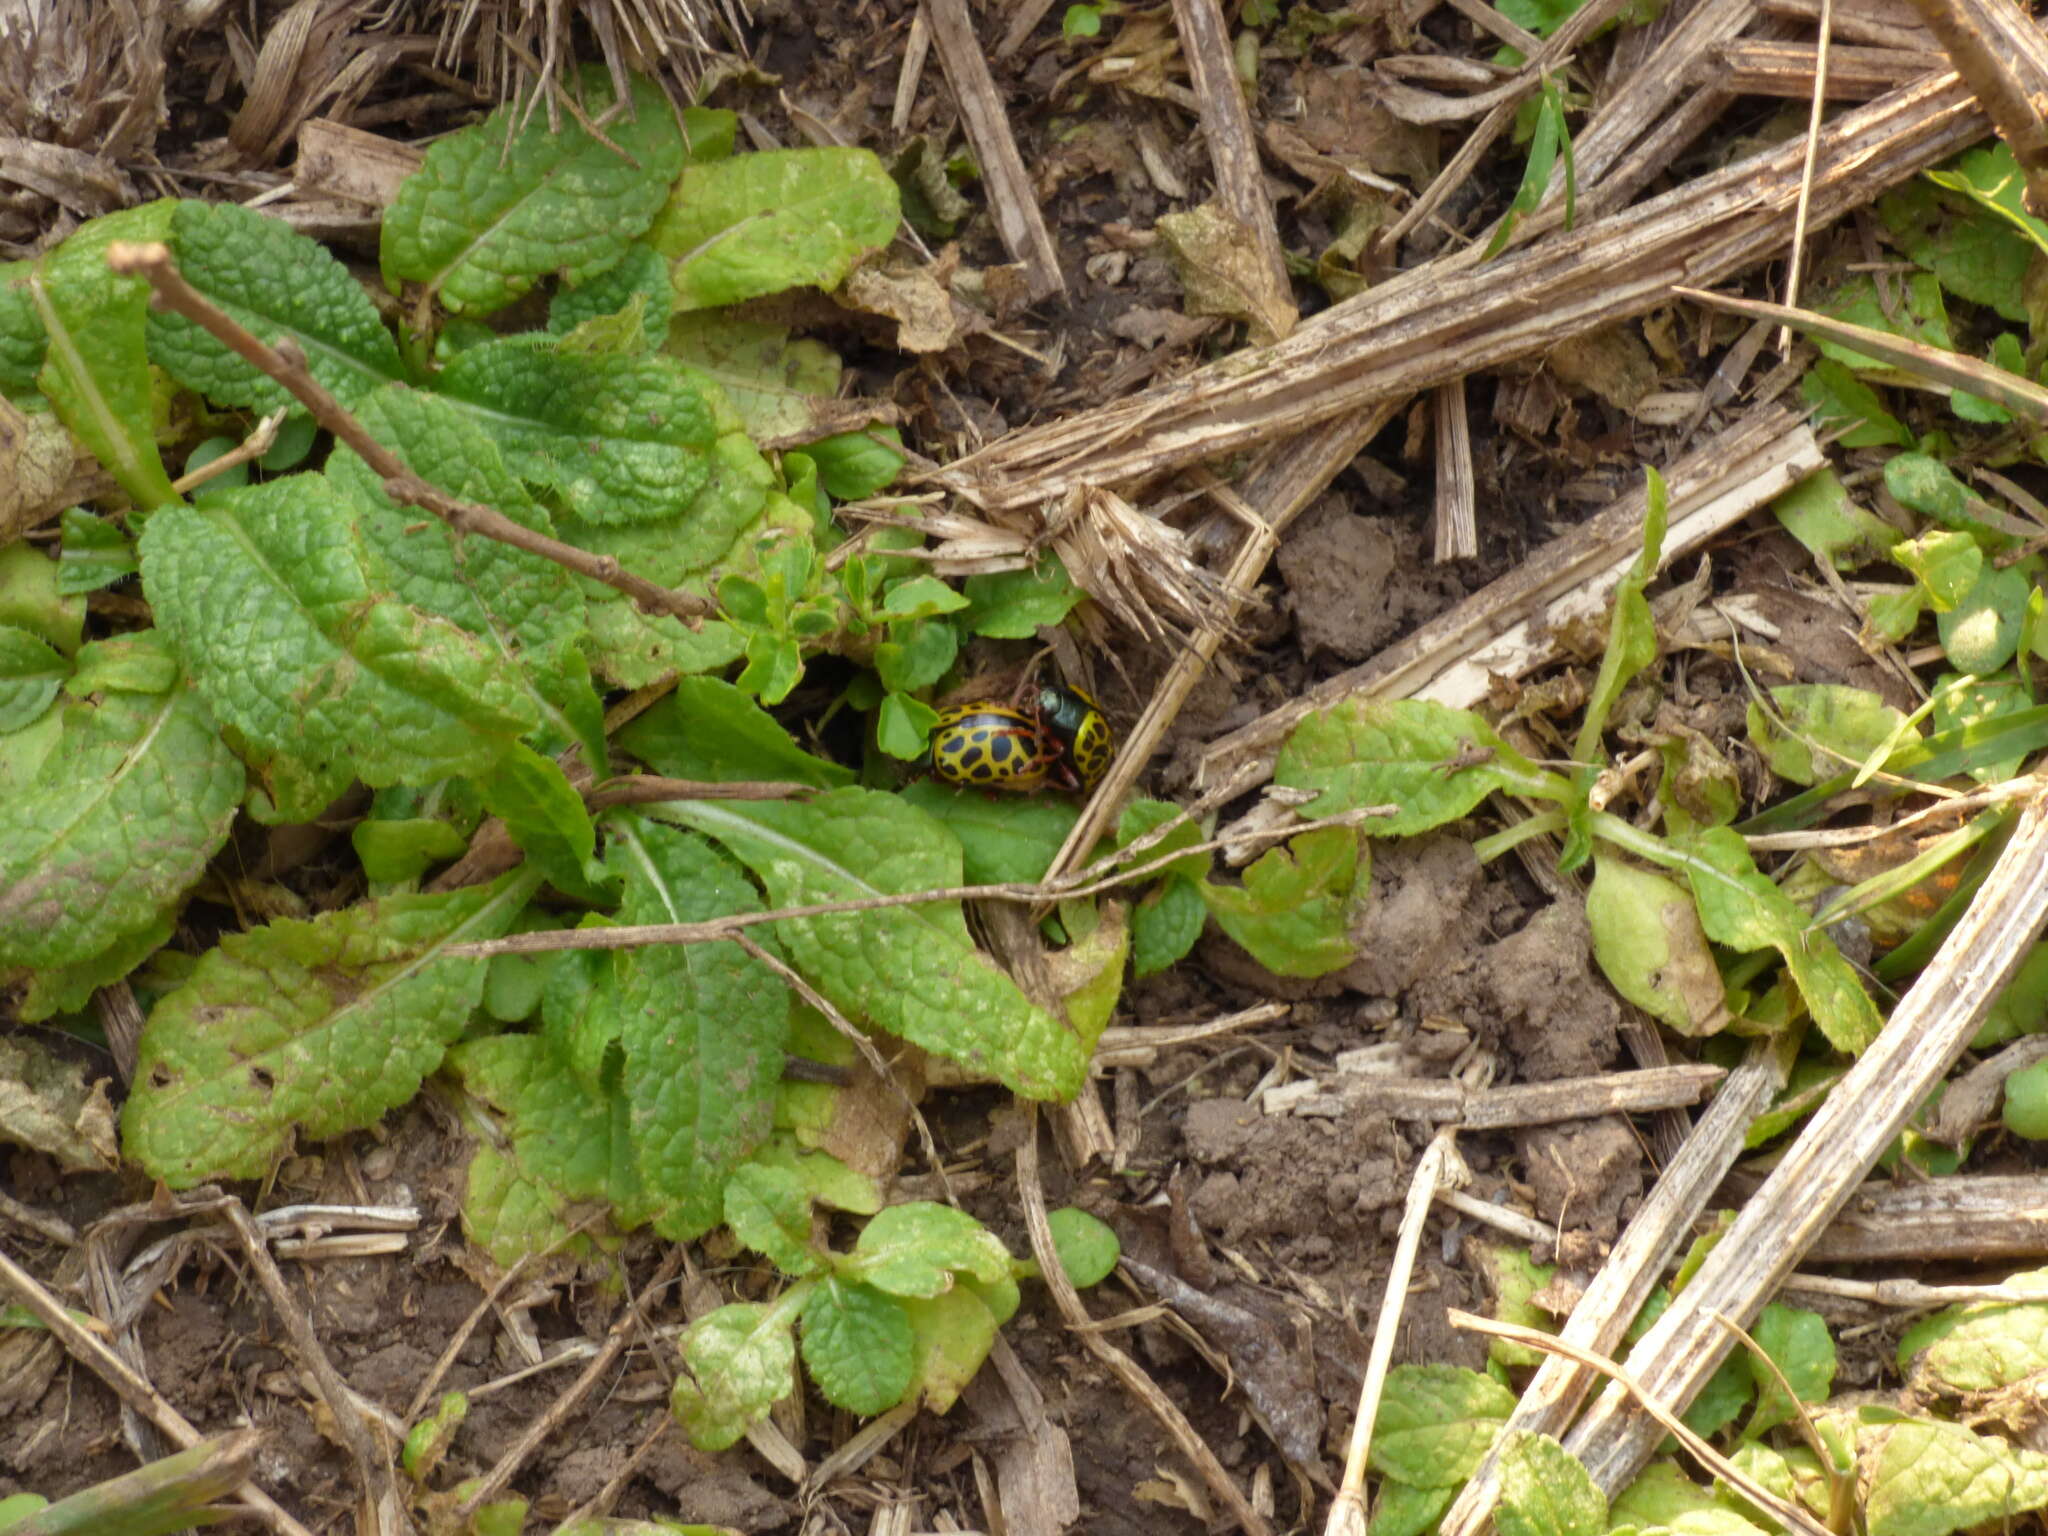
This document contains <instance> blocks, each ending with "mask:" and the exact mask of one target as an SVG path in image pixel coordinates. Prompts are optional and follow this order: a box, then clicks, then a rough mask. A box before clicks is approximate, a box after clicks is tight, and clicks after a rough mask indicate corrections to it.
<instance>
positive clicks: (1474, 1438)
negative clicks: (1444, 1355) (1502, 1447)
mask: <svg viewBox="0 0 2048 1536" xmlns="http://www.w3.org/2000/svg"><path fill="white" fill-rule="evenodd" d="M1514 1406H1515V1394H1514V1393H1512V1392H1510V1391H1509V1390H1508V1389H1507V1388H1506V1387H1504V1386H1502V1385H1501V1384H1500V1383H1499V1382H1497V1381H1495V1380H1494V1379H1493V1378H1492V1377H1490V1376H1482V1375H1480V1374H1479V1372H1477V1371H1468V1370H1466V1369H1464V1368H1463V1367H1462V1366H1456V1365H1397V1366H1395V1367H1394V1368H1393V1369H1392V1370H1391V1371H1389V1372H1387V1385H1386V1395H1385V1397H1384V1398H1383V1399H1382V1400H1381V1402H1380V1416H1379V1423H1378V1425H1377V1426H1376V1427H1375V1429H1374V1431H1373V1438H1372V1456H1371V1462H1370V1465H1371V1468H1372V1470H1373V1471H1374V1472H1376V1473H1378V1474H1379V1475H1380V1476H1382V1477H1386V1478H1391V1479H1393V1480H1394V1481H1395V1482H1398V1483H1406V1484H1408V1485H1409V1486H1410V1487H1414V1488H1456V1487H1457V1486H1458V1485H1459V1484H1461V1483H1463V1482H1464V1481H1465V1479H1466V1478H1468V1477H1470V1476H1471V1475H1472V1472H1473V1469H1474V1468H1475V1467H1477V1466H1478V1465H1479V1459H1480V1458H1481V1457H1482V1456H1484V1455H1485V1454H1486V1452H1487V1448H1488V1447H1489V1446H1491V1445H1492V1444H1493V1440H1494V1436H1496V1435H1498V1434H1499V1433H1500V1427H1501V1425H1502V1423H1503V1422H1504V1421H1505V1420H1506V1419H1507V1416H1508V1414H1509V1413H1510V1412H1512V1411H1513V1409H1514Z"/></svg>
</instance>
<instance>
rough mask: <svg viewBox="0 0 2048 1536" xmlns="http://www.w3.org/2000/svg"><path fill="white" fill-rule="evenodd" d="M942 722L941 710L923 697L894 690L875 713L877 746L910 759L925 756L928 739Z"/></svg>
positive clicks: (890, 753) (897, 755) (907, 759)
mask: <svg viewBox="0 0 2048 1536" xmlns="http://www.w3.org/2000/svg"><path fill="white" fill-rule="evenodd" d="M938 723H939V712H938V711H937V710H936V709H933V708H932V707H931V705H929V704H927V703H925V702H924V701H923V700H922V699H913V698H912V697H911V696H910V695H909V694H907V693H897V692H894V691H893V690H892V691H891V692H890V693H889V694H888V695H887V696H886V697H884V698H883V700H882V708H881V711H880V713H878V714H877V715H876V716H875V745H876V746H878V747H880V748H881V749H882V750H883V751H884V752H886V753H888V754H889V755H890V756H891V757H900V758H902V759H904V760H905V761H906V762H908V761H910V760H912V759H915V758H918V757H921V756H923V755H924V748H925V738H926V737H927V736H929V735H930V734H931V729H932V727H933V726H935V725H937V724H938Z"/></svg>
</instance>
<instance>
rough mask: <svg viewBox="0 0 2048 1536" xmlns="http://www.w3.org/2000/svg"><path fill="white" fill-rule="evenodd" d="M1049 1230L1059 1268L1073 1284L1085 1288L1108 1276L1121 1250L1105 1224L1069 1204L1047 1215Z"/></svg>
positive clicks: (1112, 1233)
mask: <svg viewBox="0 0 2048 1536" xmlns="http://www.w3.org/2000/svg"><path fill="white" fill-rule="evenodd" d="M1045 1219H1046V1223H1047V1225H1049V1226H1050V1227H1051V1228H1052V1244H1053V1248H1054V1249H1055V1250H1056V1251H1057V1252H1058V1254H1059V1256H1060V1268H1061V1269H1064V1270H1065V1271H1066V1272H1067V1278H1068V1279H1069V1280H1071V1281H1073V1282H1074V1284H1075V1285H1077V1286H1081V1287H1083V1288H1086V1287H1088V1286H1091V1285H1094V1284H1096V1283H1097V1282H1098V1281H1101V1280H1105V1279H1107V1278H1108V1277H1109V1272H1110V1271H1111V1270H1113V1269H1115V1268H1116V1261H1117V1260H1118V1259H1119V1258H1121V1257H1122V1256H1123V1247H1122V1245H1121V1244H1119V1243H1118V1242H1117V1240H1116V1234H1115V1233H1114V1232H1112V1231H1110V1229H1109V1225H1108V1223H1106V1222H1104V1221H1102V1220H1101V1219H1100V1218H1099V1217H1095V1216H1091V1215H1089V1214H1088V1213H1087V1212H1086V1211H1083V1210H1078V1209H1076V1208H1075V1207H1074V1206H1071V1205H1063V1206H1061V1207H1060V1208H1059V1209H1058V1210H1056V1211H1048V1212H1047V1213H1046V1218H1045Z"/></svg>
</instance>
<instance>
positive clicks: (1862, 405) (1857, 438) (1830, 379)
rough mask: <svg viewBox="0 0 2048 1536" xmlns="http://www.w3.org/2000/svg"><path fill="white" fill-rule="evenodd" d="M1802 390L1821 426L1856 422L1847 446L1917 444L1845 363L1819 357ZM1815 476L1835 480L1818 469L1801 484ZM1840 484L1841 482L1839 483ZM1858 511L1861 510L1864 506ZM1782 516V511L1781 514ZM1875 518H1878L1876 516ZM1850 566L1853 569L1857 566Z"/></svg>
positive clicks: (1847, 435) (1796, 488) (1845, 441)
mask: <svg viewBox="0 0 2048 1536" xmlns="http://www.w3.org/2000/svg"><path fill="white" fill-rule="evenodd" d="M1799 393H1800V394H1801V396H1803V397H1804V399H1805V401H1806V403H1807V404H1808V405H1809V406H1811V407H1812V408H1813V414H1814V416H1815V418H1816V420H1817V421H1818V423H1819V424H1820V425H1821V426H1824V427H1838V426H1840V425H1841V424H1842V423H1844V422H1848V423H1853V425H1851V426H1850V427H1849V429H1848V430H1847V431H1846V432H1844V433H1843V434H1842V437H1841V441H1842V444H1843V446H1845V447H1849V448H1910V447H1912V446H1913V434H1912V432H1911V431H1910V430H1908V429H1907V427H1906V424H1905V423H1904V422H1902V421H1900V420H1899V419H1898V418H1897V417H1896V416H1894V415H1892V413H1891V412H1890V411H1887V410H1886V409H1885V408H1884V401H1883V399H1882V398H1881V397H1880V396H1879V395H1878V392H1877V391H1876V390H1874V389H1872V388H1871V387H1870V386H1869V385H1868V384H1866V383H1864V382H1863V381H1862V380H1861V379H1859V378H1857V377H1856V375H1855V374H1854V373H1852V372H1850V370H1849V369H1848V368H1847V367H1846V366H1845V365H1843V364H1841V363H1838V362H1836V361H1835V360H1834V359H1833V358H1831V357H1823V358H1821V359H1819V360H1818V361H1817V362H1815V363H1814V365H1813V366H1812V367H1811V368H1809V369H1807V370H1806V377H1805V378H1804V379H1802V380H1800V382H1799ZM1815 479H1821V480H1824V481H1826V480H1833V479H1834V472H1833V471H1832V470H1819V471H1816V472H1815V473H1814V474H1813V475H1809V476H1808V477H1807V479H1806V480H1802V481H1800V483H1799V484H1800V485H1802V486H1803V485H1806V484H1808V483H1810V482H1811V481H1813V480H1815ZM1836 483H1837V484H1839V482H1836ZM1798 491H1799V486H1794V487H1793V488H1792V490H1790V491H1787V492H1786V493H1785V495H1784V496H1781V497H1779V498H1778V499H1779V500H1780V501H1784V500H1785V499H1786V498H1787V497H1792V496H1795V495H1797V494H1798ZM1857 510H1859V511H1860V510H1861V509H1857ZM1782 515H1783V514H1782V513H1781V514H1780V516H1782ZM1862 515H1863V516H1865V517H1870V516H1871V514H1869V513H1867V512H1865V513H1863V514H1862ZM1873 521H1877V520H1876V519H1873ZM1880 526H1882V527H1884V528H1885V529H1886V531H1887V532H1889V533H1890V534H1891V536H1892V537H1893V538H1895V539H1896V538H1897V537H1898V530H1897V529H1896V528H1892V527H1891V525H1890V524H1888V523H1882V522H1880ZM1809 547H1810V546H1809ZM1848 568H1849V569H1853V567H1848Z"/></svg>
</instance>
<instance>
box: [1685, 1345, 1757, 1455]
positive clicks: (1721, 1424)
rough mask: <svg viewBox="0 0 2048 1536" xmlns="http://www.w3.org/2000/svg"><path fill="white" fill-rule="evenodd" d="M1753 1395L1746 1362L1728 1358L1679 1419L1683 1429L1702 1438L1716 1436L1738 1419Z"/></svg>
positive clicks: (1733, 1356) (1752, 1385) (1752, 1384)
mask: <svg viewBox="0 0 2048 1536" xmlns="http://www.w3.org/2000/svg"><path fill="white" fill-rule="evenodd" d="M1755 1395H1756V1385H1755V1383H1754V1382H1752V1381H1751V1380H1750V1375H1749V1365H1748V1362H1747V1361H1744V1360H1742V1359H1740V1358H1738V1357H1737V1356H1735V1355H1730V1356H1728V1357H1727V1358H1726V1359H1725V1360H1723V1361H1722V1362H1721V1364H1720V1365H1719V1366H1718V1367H1716V1369H1715V1371H1714V1374H1713V1375H1711V1376H1709V1377H1708V1378H1707V1384H1706V1385H1705V1386H1704V1387H1702V1388H1700V1390H1699V1392H1698V1393H1697V1394H1696V1395H1695V1396H1694V1397H1693V1400H1692V1403H1691V1404H1690V1406H1688V1407H1687V1408H1686V1410H1685V1412H1684V1413H1683V1414H1681V1415H1680V1416H1679V1417H1680V1418H1681V1420H1682V1421H1683V1422H1684V1424H1685V1427H1686V1428H1687V1429H1689V1430H1691V1431H1692V1432H1693V1433H1694V1434H1696V1435H1699V1436H1701V1437H1702V1438H1705V1437H1709V1436H1713V1435H1717V1434H1719V1433H1720V1432H1721V1431H1722V1430H1724V1429H1726V1428H1727V1427H1728V1426H1729V1425H1730V1424H1733V1423H1734V1422H1735V1421H1736V1419H1737V1418H1739V1417H1740V1416H1741V1414H1742V1410H1743V1408H1744V1407H1746V1406H1747V1405H1748V1403H1749V1400H1750V1399H1751V1398H1752V1397H1753V1396H1755Z"/></svg>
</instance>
